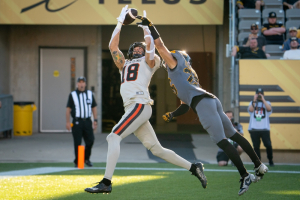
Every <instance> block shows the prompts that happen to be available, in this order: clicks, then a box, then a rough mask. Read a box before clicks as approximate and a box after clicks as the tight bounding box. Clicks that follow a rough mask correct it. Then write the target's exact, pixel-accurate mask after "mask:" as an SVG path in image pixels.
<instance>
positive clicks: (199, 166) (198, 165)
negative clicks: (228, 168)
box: [192, 162, 207, 188]
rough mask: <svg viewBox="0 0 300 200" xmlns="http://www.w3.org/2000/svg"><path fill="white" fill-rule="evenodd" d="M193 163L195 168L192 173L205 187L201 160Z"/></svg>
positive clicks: (205, 181)
mask: <svg viewBox="0 0 300 200" xmlns="http://www.w3.org/2000/svg"><path fill="white" fill-rule="evenodd" d="M193 165H195V166H196V170H195V171H194V172H192V175H195V176H196V177H197V178H198V179H199V181H200V182H201V183H202V187H203V188H206V185H207V179H206V176H205V175H204V173H203V169H204V167H203V164H202V163H201V162H198V163H195V164H193Z"/></svg>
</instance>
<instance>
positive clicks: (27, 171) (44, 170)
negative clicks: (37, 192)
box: [0, 167, 300, 179]
mask: <svg viewBox="0 0 300 200" xmlns="http://www.w3.org/2000/svg"><path fill="white" fill-rule="evenodd" d="M89 169H99V170H105V167H88V168H85V169H83V170H89ZM71 170H80V169H78V168H74V167H40V168H33V169H24V170H14V171H7V172H0V179H3V178H12V177H16V176H29V175H38V174H49V173H54V172H63V171H71ZM116 170H153V171H186V169H182V168H148V167H116ZM204 171H206V172H237V170H230V169H204ZM249 171H250V172H253V170H249ZM268 173H280V174H300V171H268Z"/></svg>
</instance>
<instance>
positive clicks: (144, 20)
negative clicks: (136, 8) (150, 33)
mask: <svg viewBox="0 0 300 200" xmlns="http://www.w3.org/2000/svg"><path fill="white" fill-rule="evenodd" d="M143 14H144V16H143V17H142V16H140V15H138V16H136V18H138V19H140V20H142V22H139V23H136V24H137V25H138V26H148V27H150V26H153V24H152V22H151V21H150V19H148V18H147V17H146V15H147V14H146V11H145V10H144V11H143Z"/></svg>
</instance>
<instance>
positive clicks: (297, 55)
mask: <svg viewBox="0 0 300 200" xmlns="http://www.w3.org/2000/svg"><path fill="white" fill-rule="evenodd" d="M290 40H291V42H290V47H291V49H290V50H287V51H285V52H284V54H283V59H287V60H300V49H299V42H298V41H299V39H298V38H296V37H292V38H290Z"/></svg>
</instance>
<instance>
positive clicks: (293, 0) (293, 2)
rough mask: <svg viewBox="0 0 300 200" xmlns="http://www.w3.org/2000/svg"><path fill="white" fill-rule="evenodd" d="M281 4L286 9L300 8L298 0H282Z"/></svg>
mask: <svg viewBox="0 0 300 200" xmlns="http://www.w3.org/2000/svg"><path fill="white" fill-rule="evenodd" d="M283 6H285V8H288V9H293V8H298V9H300V0H283Z"/></svg>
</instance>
